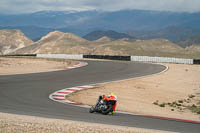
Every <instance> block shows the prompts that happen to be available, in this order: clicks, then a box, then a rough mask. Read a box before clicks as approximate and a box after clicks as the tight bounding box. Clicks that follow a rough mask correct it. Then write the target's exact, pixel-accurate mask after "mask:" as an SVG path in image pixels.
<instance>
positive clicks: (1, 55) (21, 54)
mask: <svg viewBox="0 0 200 133" xmlns="http://www.w3.org/2000/svg"><path fill="white" fill-rule="evenodd" d="M1 56H37V54H10V55H1Z"/></svg>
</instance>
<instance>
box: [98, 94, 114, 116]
mask: <svg viewBox="0 0 200 133" xmlns="http://www.w3.org/2000/svg"><path fill="white" fill-rule="evenodd" d="M101 99H103V100H104V101H105V102H106V101H110V100H113V101H116V102H115V104H114V105H113V111H112V114H114V113H115V109H116V106H117V96H116V95H115V93H113V92H112V93H111V94H110V95H108V96H106V95H102V96H99V100H101Z"/></svg>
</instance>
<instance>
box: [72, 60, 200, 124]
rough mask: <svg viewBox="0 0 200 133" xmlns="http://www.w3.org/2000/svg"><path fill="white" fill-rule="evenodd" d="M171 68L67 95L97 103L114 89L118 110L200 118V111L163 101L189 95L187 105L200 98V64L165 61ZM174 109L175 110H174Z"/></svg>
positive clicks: (182, 98) (175, 99)
mask: <svg viewBox="0 0 200 133" xmlns="http://www.w3.org/2000/svg"><path fill="white" fill-rule="evenodd" d="M166 65H167V66H169V69H168V71H166V72H165V73H162V74H159V75H153V76H148V77H144V78H137V79H131V80H127V81H121V82H113V83H107V84H105V85H100V86H99V87H97V88H93V89H88V90H83V91H79V92H77V93H74V94H71V96H70V97H68V99H70V100H72V101H75V102H77V103H81V104H88V105H94V104H95V102H96V99H97V97H98V96H99V95H101V94H110V92H114V93H115V94H116V95H117V96H118V105H117V110H119V111H125V112H132V113H134V114H142V115H143V114H144V115H154V116H164V117H173V118H180V119H187V120H197V121H200V115H197V114H195V113H192V112H191V111H190V110H188V109H183V110H179V109H177V108H172V107H170V106H165V107H160V106H158V105H154V104H153V103H154V102H155V101H157V100H158V101H159V104H160V103H163V102H165V103H168V102H170V103H172V102H174V101H178V100H184V99H188V97H189V95H191V94H193V95H195V97H194V98H192V99H189V103H187V104H188V105H191V104H193V103H197V102H198V101H200V65H183V64H166ZM173 109H174V111H172V110H173Z"/></svg>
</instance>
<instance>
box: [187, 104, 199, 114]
mask: <svg viewBox="0 0 200 133" xmlns="http://www.w3.org/2000/svg"><path fill="white" fill-rule="evenodd" d="M188 109H189V110H191V111H192V112H193V113H197V114H200V106H197V105H195V104H193V105H192V106H188Z"/></svg>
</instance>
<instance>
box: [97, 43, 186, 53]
mask: <svg viewBox="0 0 200 133" xmlns="http://www.w3.org/2000/svg"><path fill="white" fill-rule="evenodd" d="M103 51H104V52H103ZM111 51H112V52H113V53H112V52H111ZM184 51H185V50H184V49H183V48H181V47H179V46H178V45H176V44H174V43H172V42H170V41H168V40H166V39H152V40H132V39H120V40H116V41H112V42H109V43H106V44H104V45H100V46H98V47H96V48H95V51H94V53H97V54H109V55H112V54H116V55H141V56H142V55H144V56H145V55H148V56H168V57H173V56H177V55H179V56H183V55H184V54H185V53H184Z"/></svg>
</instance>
